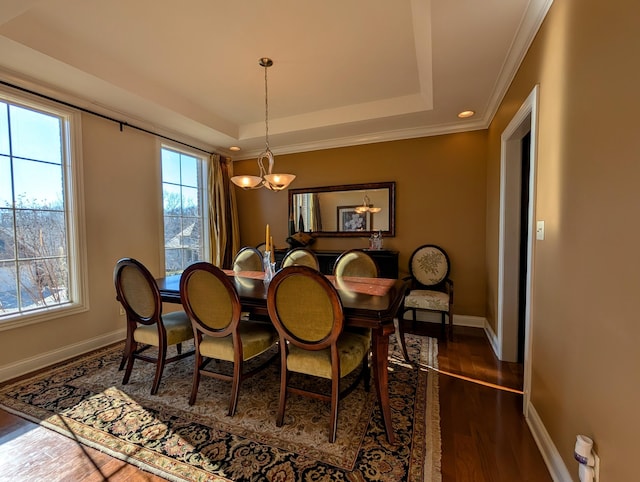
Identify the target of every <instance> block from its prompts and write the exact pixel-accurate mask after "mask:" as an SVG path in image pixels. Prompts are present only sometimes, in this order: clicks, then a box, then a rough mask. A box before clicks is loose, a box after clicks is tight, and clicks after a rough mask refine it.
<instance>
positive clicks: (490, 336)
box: [484, 320, 502, 360]
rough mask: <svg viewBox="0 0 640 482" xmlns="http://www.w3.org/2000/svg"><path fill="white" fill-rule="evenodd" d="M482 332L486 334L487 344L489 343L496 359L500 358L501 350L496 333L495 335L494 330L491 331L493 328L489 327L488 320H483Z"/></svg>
mask: <svg viewBox="0 0 640 482" xmlns="http://www.w3.org/2000/svg"><path fill="white" fill-rule="evenodd" d="M485 321H486V320H485ZM484 332H485V334H486V335H487V340H489V344H491V348H492V349H493V353H495V355H496V356H497V357H498V360H502V350H501V349H500V343H498V335H496V333H495V331H493V328H491V325H490V324H489V322H485V324H484Z"/></svg>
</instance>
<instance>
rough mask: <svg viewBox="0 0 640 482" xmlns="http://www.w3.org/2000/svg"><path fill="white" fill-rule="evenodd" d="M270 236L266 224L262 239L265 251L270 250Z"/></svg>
mask: <svg viewBox="0 0 640 482" xmlns="http://www.w3.org/2000/svg"><path fill="white" fill-rule="evenodd" d="M270 237H271V233H270V232H269V225H268V224H267V229H266V233H265V240H264V250H265V251H271V249H270V246H269V238H270Z"/></svg>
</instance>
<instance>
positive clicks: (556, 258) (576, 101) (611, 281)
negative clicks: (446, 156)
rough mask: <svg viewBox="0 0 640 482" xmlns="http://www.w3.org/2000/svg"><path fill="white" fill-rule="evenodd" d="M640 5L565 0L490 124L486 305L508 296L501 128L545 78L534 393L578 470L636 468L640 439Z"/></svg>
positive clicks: (491, 312) (621, 475) (608, 475)
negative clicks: (580, 440)
mask: <svg viewBox="0 0 640 482" xmlns="http://www.w3.org/2000/svg"><path fill="white" fill-rule="evenodd" d="M638 18H640V3H638V2H629V1H623V0H614V1H611V2H606V3H603V2H599V1H596V0H555V2H554V4H553V6H552V8H551V10H550V12H549V14H548V16H547V18H546V20H545V23H544V25H543V28H542V29H541V30H540V31H539V33H538V36H537V38H536V40H535V42H534V44H533V45H532V47H531V49H530V52H529V53H528V55H527V57H526V59H525V62H524V63H523V65H522V66H521V68H520V70H519V73H518V75H517V77H516V79H515V80H514V82H513V84H512V86H511V89H510V90H509V92H508V94H507V95H506V97H505V99H504V101H503V103H502V106H501V108H500V110H499V111H498V113H497V115H496V117H495V118H494V121H493V123H492V125H491V128H490V130H489V164H488V166H487V174H488V176H487V267H488V285H487V286H488V289H487V292H488V304H489V306H488V308H487V316H488V317H489V318H491V319H492V321H493V318H494V317H495V312H496V309H497V307H496V305H497V298H496V297H497V258H498V254H497V253H498V243H497V226H498V206H499V182H500V181H499V165H500V156H499V148H500V135H501V133H502V131H503V130H504V128H505V127H506V125H507V124H508V122H509V121H510V119H511V118H512V116H513V114H514V113H515V112H516V111H517V109H518V108H519V106H520V105H521V104H522V102H523V101H524V99H525V98H526V97H527V95H528V94H529V92H530V91H531V90H532V88H533V86H534V85H535V84H539V85H540V102H539V113H540V118H539V139H538V144H537V147H538V174H537V182H536V190H537V201H536V205H535V209H536V219H539V220H545V222H546V239H545V240H544V241H537V242H536V244H535V247H534V252H535V263H534V281H533V284H534V287H533V288H534V294H533V319H532V330H533V335H532V341H533V353H532V360H533V370H532V390H531V401H532V404H533V406H534V408H535V410H536V412H537V413H538V414H539V415H540V417H541V419H542V422H543V423H544V425H545V427H546V429H547V431H548V432H549V434H550V436H551V438H552V440H553V443H554V444H555V446H556V447H557V449H558V450H559V451H560V453H561V455H562V457H563V459H564V462H565V464H566V466H567V468H568V469H569V471H570V472H571V475H572V476H573V477H574V480H577V463H576V462H575V461H574V460H573V458H572V455H573V446H574V444H575V436H576V434H579V433H583V434H587V435H589V436H591V437H593V439H594V440H595V444H596V450H597V452H598V453H599V455H600V457H601V471H600V475H601V480H608V481H627V480H636V479H637V478H638V476H637V468H636V465H635V457H636V455H637V451H638V449H639V448H640V441H639V439H638V436H637V431H638V428H640V415H639V413H640V412H639V411H638V407H640V388H639V387H638V384H637V383H636V382H637V380H638V372H639V370H640V350H639V349H638V341H639V340H640V323H638V312H639V306H638V289H639V288H640V276H639V275H638V273H639V272H640V270H639V269H638V268H639V266H640V255H639V254H638V253H639V252H640V250H639V249H638V246H640V223H639V221H638V211H639V208H640V189H639V186H640V162H639V159H638V153H640V136H639V135H638V132H639V129H640V122H639V121H638V109H639V108H640V101H639V99H640V96H639V95H638V86H640V63H639V62H638V54H639V53H640V36H638V33H637V19H638Z"/></svg>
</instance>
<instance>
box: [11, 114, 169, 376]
mask: <svg viewBox="0 0 640 482" xmlns="http://www.w3.org/2000/svg"><path fill="white" fill-rule="evenodd" d="M82 132H83V135H82V153H83V159H84V169H83V171H84V172H83V182H84V199H85V218H86V239H87V260H88V276H89V283H88V286H89V289H88V292H89V311H87V312H85V313H81V314H78V315H75V316H70V317H66V318H59V319H55V320H49V321H46V322H42V323H37V324H33V325H29V326H26V327H23V328H17V329H12V330H6V331H3V332H1V335H0V368H2V367H4V368H6V366H7V365H12V364H16V363H18V362H20V361H23V362H24V361H27V362H30V363H32V364H35V365H37V364H38V363H39V362H40V361H43V362H47V361H48V359H47V358H42V357H46V356H47V354H51V356H54V357H55V356H62V357H64V356H65V355H67V352H66V351H65V349H66V348H67V347H69V346H72V345H79V347H77V349H80V350H82V349H83V348H85V349H89V348H91V347H92V346H94V345H101V344H105V343H107V342H109V341H116V340H121V339H124V333H125V332H124V328H125V322H124V316H120V315H119V305H118V303H117V302H116V300H115V290H114V286H113V268H114V266H115V263H116V261H117V260H118V259H119V258H121V257H124V256H133V257H136V258H138V259H139V260H140V261H142V262H143V263H145V264H146V265H147V266H148V267H149V269H150V270H151V272H152V273H154V274H156V275H160V272H159V267H160V263H161V256H162V251H161V241H160V239H161V238H160V236H161V234H162V211H161V197H162V194H161V187H160V170H159V169H160V165H159V160H158V159H159V158H158V152H157V151H158V144H157V141H156V139H155V138H154V137H153V136H150V135H148V134H144V133H140V132H138V131H135V130H132V129H127V128H125V129H124V130H123V131H122V132H120V128H119V126H118V125H117V124H114V123H112V122H108V121H105V120H102V119H99V118H97V117H94V116H91V115H88V114H83V115H82ZM39 357H40V358H39ZM30 359H31V360H30ZM29 360H30V361H29Z"/></svg>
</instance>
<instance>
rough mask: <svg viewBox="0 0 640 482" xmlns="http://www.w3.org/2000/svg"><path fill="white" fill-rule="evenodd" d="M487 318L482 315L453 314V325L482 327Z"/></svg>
mask: <svg viewBox="0 0 640 482" xmlns="http://www.w3.org/2000/svg"><path fill="white" fill-rule="evenodd" d="M486 323H487V319H486V318H484V317H482V316H468V315H453V324H454V326H470V327H472V328H484V325H486Z"/></svg>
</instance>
